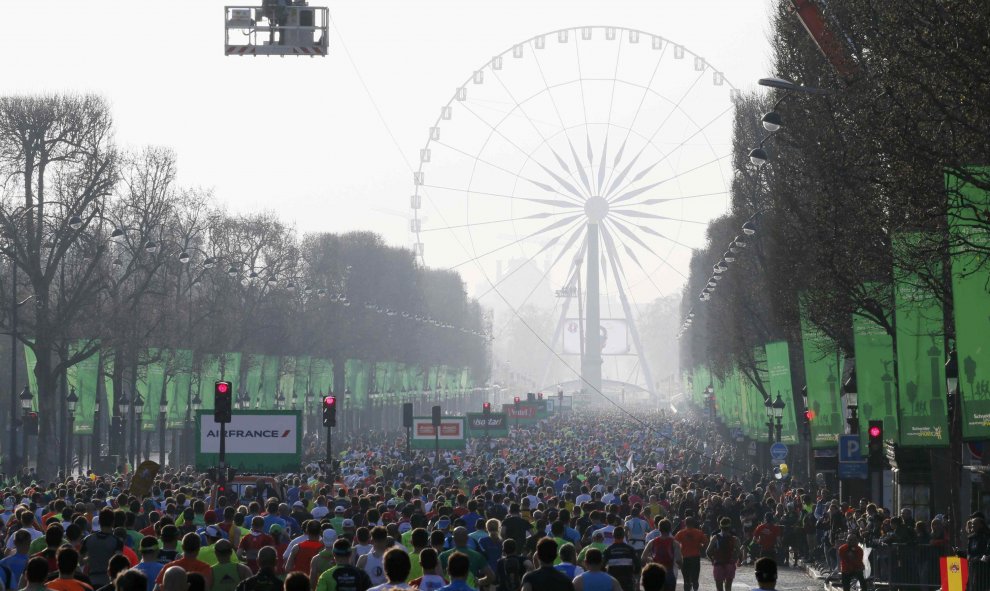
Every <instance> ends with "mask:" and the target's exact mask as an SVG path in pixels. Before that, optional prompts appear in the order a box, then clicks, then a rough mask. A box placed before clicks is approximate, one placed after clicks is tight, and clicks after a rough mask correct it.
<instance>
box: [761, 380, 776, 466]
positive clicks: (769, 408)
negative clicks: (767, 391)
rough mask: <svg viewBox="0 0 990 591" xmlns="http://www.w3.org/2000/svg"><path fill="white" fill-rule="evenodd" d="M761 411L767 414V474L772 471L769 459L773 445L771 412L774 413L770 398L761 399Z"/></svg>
mask: <svg viewBox="0 0 990 591" xmlns="http://www.w3.org/2000/svg"><path fill="white" fill-rule="evenodd" d="M763 410H764V411H766V414H767V423H766V425H767V466H768V467H767V471H768V472H769V471H770V470H772V469H773V464H772V462H771V459H772V458H771V457H770V446H772V445H773V412H774V409H773V401H772V400H771V399H770V396H767V397H766V398H764V399H763Z"/></svg>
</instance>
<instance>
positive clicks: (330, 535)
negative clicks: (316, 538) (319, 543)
mask: <svg viewBox="0 0 990 591" xmlns="http://www.w3.org/2000/svg"><path fill="white" fill-rule="evenodd" d="M336 541H337V532H336V531H335V530H334V529H333V528H332V527H331V528H328V529H325V530H323V545H324V546H326V547H327V548H331V547H333V543H334V542H336Z"/></svg>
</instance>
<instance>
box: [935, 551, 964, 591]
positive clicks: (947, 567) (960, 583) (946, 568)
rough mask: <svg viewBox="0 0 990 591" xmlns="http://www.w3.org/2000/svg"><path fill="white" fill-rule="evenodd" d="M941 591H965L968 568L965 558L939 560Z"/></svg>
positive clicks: (947, 557) (949, 557) (955, 557)
mask: <svg viewBox="0 0 990 591" xmlns="http://www.w3.org/2000/svg"><path fill="white" fill-rule="evenodd" d="M941 567H942V569H941V570H942V591H966V580H967V579H968V578H969V568H968V567H967V565H966V559H965V558H959V557H958V556H945V557H943V558H942V559H941Z"/></svg>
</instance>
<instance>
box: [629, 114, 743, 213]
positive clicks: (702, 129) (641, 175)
mask: <svg viewBox="0 0 990 591" xmlns="http://www.w3.org/2000/svg"><path fill="white" fill-rule="evenodd" d="M731 110H732V106H731V105H730V106H729V107H728V108H726V109H725V110H724V111H722V112H721V113H719V114H718V115H716V116H715V117H713V118H712V119H711V120H710V121H708V123H705V124H704V125H702V126H701V127H699V128H698V129H696V130H695V132H694V133H692V134H691V135H689V136H688V137H686V138H684V139H683V140H682V141H681V142H680V143H678V144H677V145H676V146H674V149H673V150H671V151H669V152H666V153H664V155H663V156H661V157H660V159H659V160H657V161H656V162H654V163H653V164H651V165H649V166H647V167H646V169H645V170H643V171H642V172H640V173H638V174H636V176H634V177H633V178H632V180H630V181H629V182H628V183H626V185H625V186H624V187H622V190H625V188H626V187H628V186H629V185H632V184H633V183H635V182H636V181H638V180H640V179H641V178H643V177H644V176H646V174H647V173H649V172H650V171H651V170H653V169H654V168H656V166H657V165H659V164H660V163H662V162H664V161H665V160H667V158H669V157H670V156H672V155H673V154H675V153H676V152H677V150H680V149H681V148H682V147H684V144H686V143H688V142H689V141H691V140H692V139H694V138H695V136H697V135H698V134H699V133H704V131H705V130H706V129H708V127H709V126H710V125H712V124H713V123H715V122H716V121H718V120H719V119H721V118H722V117H723V116H724V115H725V114H726V113H728V112H729V111H731ZM645 149H646V148H645V147H644V148H643V150H645ZM640 153H642V151H640ZM637 157H638V155H637ZM725 157H726V156H722V157H721V158H716V159H715V160H712V161H710V162H706V163H705V164H704V165H702V166H706V165H708V164H711V163H712V162H718V161H719V160H721V159H722V158H725ZM697 168H698V167H695V168H693V169H691V170H688V171H687V172H691V171H692V170H696V169H697ZM678 176H680V175H678ZM613 188H614V184H613ZM612 202H613V203H614V201H612Z"/></svg>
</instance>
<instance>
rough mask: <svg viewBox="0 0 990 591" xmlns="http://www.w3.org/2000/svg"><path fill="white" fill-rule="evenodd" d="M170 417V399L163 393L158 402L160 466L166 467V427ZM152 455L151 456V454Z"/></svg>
mask: <svg viewBox="0 0 990 591" xmlns="http://www.w3.org/2000/svg"><path fill="white" fill-rule="evenodd" d="M167 417H168V397H167V396H166V395H165V392H162V399H161V400H159V401H158V464H159V465H160V466H161V467H163V468H164V467H165V426H166V422H165V421H166V419H167ZM149 455H150V454H149Z"/></svg>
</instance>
